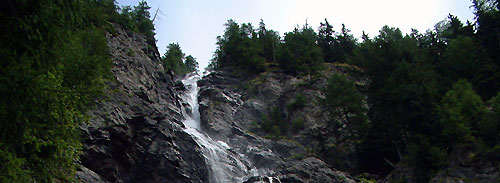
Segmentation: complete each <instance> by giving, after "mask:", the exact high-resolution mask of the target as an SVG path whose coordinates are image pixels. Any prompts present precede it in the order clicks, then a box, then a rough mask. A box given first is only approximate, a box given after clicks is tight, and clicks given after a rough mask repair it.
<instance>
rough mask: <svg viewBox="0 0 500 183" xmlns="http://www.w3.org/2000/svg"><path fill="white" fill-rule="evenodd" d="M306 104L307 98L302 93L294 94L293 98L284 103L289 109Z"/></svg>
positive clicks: (298, 107)
mask: <svg viewBox="0 0 500 183" xmlns="http://www.w3.org/2000/svg"><path fill="white" fill-rule="evenodd" d="M306 104H307V98H306V96H304V95H303V94H302V93H298V94H297V95H295V99H293V100H292V101H291V102H290V103H288V104H287V105H286V108H287V109H288V110H290V111H292V110H296V109H300V108H303V107H305V106H306Z"/></svg>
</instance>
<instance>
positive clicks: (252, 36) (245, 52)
mask: <svg viewBox="0 0 500 183" xmlns="http://www.w3.org/2000/svg"><path fill="white" fill-rule="evenodd" d="M224 25H225V26H226V31H225V32H224V35H223V36H218V37H217V50H216V51H215V54H214V58H213V59H212V62H216V63H211V64H210V68H209V69H217V68H222V67H228V66H230V67H234V68H236V69H239V70H241V71H244V72H247V73H259V72H262V71H264V70H265V67H266V66H265V62H266V61H265V59H264V57H262V55H263V51H262V48H261V45H260V41H259V38H258V34H257V33H256V32H255V30H254V29H253V27H252V25H251V24H250V23H248V24H241V26H240V25H238V24H237V23H236V22H235V21H233V20H228V21H227V23H226V24H224Z"/></svg>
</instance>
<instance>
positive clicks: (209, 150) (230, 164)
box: [182, 72, 251, 183]
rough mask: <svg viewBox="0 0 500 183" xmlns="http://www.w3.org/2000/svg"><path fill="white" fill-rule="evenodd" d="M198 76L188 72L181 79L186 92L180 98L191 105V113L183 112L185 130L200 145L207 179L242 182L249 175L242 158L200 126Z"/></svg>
mask: <svg viewBox="0 0 500 183" xmlns="http://www.w3.org/2000/svg"><path fill="white" fill-rule="evenodd" d="M199 79H200V76H199V75H198V74H197V73H196V72H193V73H190V74H188V75H186V77H185V78H183V79H182V83H183V84H184V85H185V86H186V87H187V89H188V92H186V94H185V95H184V96H182V99H183V100H184V101H185V102H186V103H188V104H189V106H190V107H191V114H189V113H188V112H185V114H184V115H185V118H186V120H185V121H184V125H185V126H186V129H185V131H186V132H187V133H188V134H190V135H191V136H192V137H193V138H194V140H195V141H196V142H197V143H198V145H199V146H200V147H201V150H202V152H203V155H204V156H205V161H206V162H207V164H208V166H209V176H210V177H209V180H210V182H211V183H224V182H243V181H244V180H245V178H248V176H251V175H250V174H251V171H250V168H249V165H248V163H247V162H245V160H244V158H243V157H241V156H238V155H237V154H235V153H234V152H231V151H230V147H229V146H228V145H227V144H226V143H224V142H222V141H215V140H213V139H212V138H210V136H208V135H207V134H206V133H205V132H203V131H202V130H201V128H200V112H199V110H198V109H199V105H198V91H199V88H198V85H197V81H198V80H199Z"/></svg>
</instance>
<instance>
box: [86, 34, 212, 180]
mask: <svg viewBox="0 0 500 183" xmlns="http://www.w3.org/2000/svg"><path fill="white" fill-rule="evenodd" d="M115 28H116V32H115V33H113V34H108V35H107V39H108V46H109V48H110V56H111V58H112V60H113V64H114V65H113V68H112V72H113V74H114V76H115V78H116V81H114V82H110V83H109V90H108V92H107V93H106V95H107V96H108V97H107V98H104V99H100V100H96V108H95V109H94V110H92V111H91V113H90V114H91V120H90V123H88V124H85V125H82V126H81V129H82V136H83V138H84V141H83V142H84V145H85V147H84V153H83V155H82V156H81V165H82V169H81V170H80V171H79V172H78V175H77V177H78V178H79V179H80V180H81V181H82V182H207V178H208V170H207V169H206V168H205V167H207V166H206V164H205V161H204V158H203V156H202V154H201V151H200V149H199V147H198V145H197V144H196V142H195V141H194V140H193V139H192V137H191V136H190V135H188V134H187V133H185V132H184V131H183V124H182V120H183V116H182V111H181V110H182V106H181V104H180V102H179V99H180V98H179V96H178V95H179V94H180V93H182V88H183V87H182V84H176V83H175V82H174V76H173V75H172V73H167V72H164V71H163V68H162V66H161V62H160V58H159V53H158V52H157V49H156V46H155V45H150V44H148V43H147V42H146V38H145V36H144V35H141V34H137V33H133V32H130V31H126V30H124V29H123V28H121V27H120V26H117V25H116V26H115ZM177 90H179V91H177Z"/></svg>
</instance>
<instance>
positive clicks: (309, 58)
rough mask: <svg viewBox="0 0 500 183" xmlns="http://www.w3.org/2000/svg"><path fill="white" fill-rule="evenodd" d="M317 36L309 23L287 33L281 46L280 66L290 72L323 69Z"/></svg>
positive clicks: (309, 71)
mask: <svg viewBox="0 0 500 183" xmlns="http://www.w3.org/2000/svg"><path fill="white" fill-rule="evenodd" d="M316 40H317V36H316V33H315V32H314V30H313V29H312V28H311V27H309V26H308V25H304V27H302V28H301V29H299V28H295V30H294V31H293V32H288V33H286V34H285V38H284V43H283V45H282V46H281V48H280V54H279V60H278V61H279V66H280V67H281V68H282V69H283V70H284V71H285V72H286V73H289V74H293V75H298V74H313V73H315V72H316V71H318V70H319V69H321V64H322V63H323V58H322V55H321V49H320V48H319V47H318V45H317V44H316Z"/></svg>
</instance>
